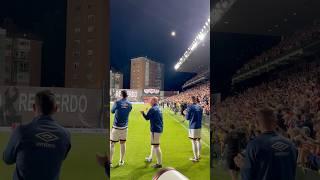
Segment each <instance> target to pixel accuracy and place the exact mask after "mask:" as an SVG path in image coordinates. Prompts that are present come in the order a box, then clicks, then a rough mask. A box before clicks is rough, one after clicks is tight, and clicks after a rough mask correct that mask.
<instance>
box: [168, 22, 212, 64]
mask: <svg viewBox="0 0 320 180" xmlns="http://www.w3.org/2000/svg"><path fill="white" fill-rule="evenodd" d="M209 32H210V17H209V18H208V20H206V22H205V25H204V26H203V27H202V29H201V31H200V32H199V33H198V34H197V36H196V38H195V39H194V40H193V42H192V43H191V45H190V46H189V47H188V49H187V50H186V51H185V53H184V54H183V56H182V57H181V58H180V59H179V61H178V62H177V64H176V65H175V66H174V69H175V70H178V69H179V68H180V66H181V65H182V64H183V63H184V62H185V61H186V60H187V59H188V57H189V56H190V55H191V54H192V52H193V51H194V50H195V49H197V47H198V45H199V44H200V43H201V42H202V41H203V40H204V39H205V37H206V36H207V34H208V33H209Z"/></svg>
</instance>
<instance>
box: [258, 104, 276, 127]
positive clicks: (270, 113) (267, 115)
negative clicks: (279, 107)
mask: <svg viewBox="0 0 320 180" xmlns="http://www.w3.org/2000/svg"><path fill="white" fill-rule="evenodd" d="M258 115H259V116H260V118H261V121H262V122H263V123H265V124H269V123H271V122H275V121H276V116H275V113H274V110H273V109H272V108H270V107H263V108H261V109H259V110H258Z"/></svg>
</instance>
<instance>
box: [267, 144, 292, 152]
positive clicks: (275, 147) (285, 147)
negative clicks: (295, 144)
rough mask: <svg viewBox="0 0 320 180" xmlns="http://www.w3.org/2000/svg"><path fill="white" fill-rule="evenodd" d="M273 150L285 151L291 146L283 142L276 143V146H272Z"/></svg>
mask: <svg viewBox="0 0 320 180" xmlns="http://www.w3.org/2000/svg"><path fill="white" fill-rule="evenodd" d="M271 147H272V149H274V150H276V151H284V150H286V149H287V148H288V147H289V146H288V145H287V144H285V143H282V142H276V143H274V144H272V146H271Z"/></svg>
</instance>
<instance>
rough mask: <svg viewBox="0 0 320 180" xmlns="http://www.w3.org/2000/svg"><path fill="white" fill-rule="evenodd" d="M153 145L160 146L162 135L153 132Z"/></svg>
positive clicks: (151, 134)
mask: <svg viewBox="0 0 320 180" xmlns="http://www.w3.org/2000/svg"><path fill="white" fill-rule="evenodd" d="M150 136H151V145H160V136H161V133H156V132H151V133H150Z"/></svg>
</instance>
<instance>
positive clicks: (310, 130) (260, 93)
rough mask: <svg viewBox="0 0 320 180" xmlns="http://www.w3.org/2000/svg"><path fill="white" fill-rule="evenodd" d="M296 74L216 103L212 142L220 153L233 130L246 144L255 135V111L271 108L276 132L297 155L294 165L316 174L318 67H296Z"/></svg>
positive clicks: (319, 153)
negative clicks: (242, 134) (243, 135)
mask: <svg viewBox="0 0 320 180" xmlns="http://www.w3.org/2000/svg"><path fill="white" fill-rule="evenodd" d="M300 68H301V69H303V70H301V69H300V70H299V71H297V72H294V71H292V69H291V71H290V72H289V71H285V72H281V74H280V75H279V77H280V78H276V79H275V80H271V81H266V82H264V83H262V84H260V85H257V86H255V87H252V88H249V89H247V90H245V91H243V92H241V93H238V94H237V95H234V96H230V97H228V98H226V99H225V100H223V101H222V102H221V103H218V104H217V106H215V111H214V113H213V114H214V123H213V126H214V132H215V134H214V136H215V138H214V140H215V143H216V144H219V145H221V146H220V152H223V151H224V149H223V144H224V140H225V137H226V136H227V134H228V133H229V132H230V131H232V129H234V128H235V127H236V129H238V130H239V131H241V132H243V133H244V134H245V135H246V136H245V139H246V142H249V141H250V139H253V138H254V137H256V136H257V135H259V134H260V133H261V132H259V131H258V130H257V128H256V125H255V118H256V112H257V111H258V109H259V108H263V107H269V108H272V109H273V111H274V113H275V117H276V119H277V131H278V133H281V134H282V135H283V136H285V137H287V138H289V139H290V140H291V141H292V142H293V143H294V144H295V146H296V147H297V149H298V151H299V156H298V162H297V163H298V165H300V166H302V167H306V168H310V169H312V170H320V64H319V63H309V64H303V66H301V65H300Z"/></svg>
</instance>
